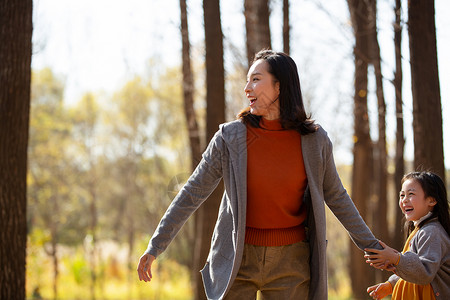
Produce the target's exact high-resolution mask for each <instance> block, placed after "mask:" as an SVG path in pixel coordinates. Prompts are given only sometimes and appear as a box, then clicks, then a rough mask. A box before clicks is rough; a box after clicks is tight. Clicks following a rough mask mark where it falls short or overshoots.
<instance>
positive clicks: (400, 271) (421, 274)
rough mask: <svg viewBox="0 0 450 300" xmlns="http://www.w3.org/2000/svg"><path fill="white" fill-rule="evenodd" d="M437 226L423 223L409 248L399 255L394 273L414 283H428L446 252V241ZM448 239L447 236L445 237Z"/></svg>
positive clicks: (442, 231) (443, 232)
mask: <svg viewBox="0 0 450 300" xmlns="http://www.w3.org/2000/svg"><path fill="white" fill-rule="evenodd" d="M444 234H447V233H446V232H445V231H444V230H443V229H442V230H440V228H439V227H438V226H434V225H429V226H427V225H425V226H424V227H423V228H422V229H421V230H419V231H418V232H417V234H416V236H415V237H414V238H413V239H412V241H411V244H412V245H411V249H410V251H407V252H405V253H403V254H402V255H401V258H400V261H399V264H398V265H397V267H396V273H397V275H398V276H400V277H401V278H402V279H404V280H406V281H409V282H412V283H415V284H421V285H424V284H428V283H430V282H431V281H432V280H433V279H434V277H435V276H436V273H437V272H438V270H439V268H440V266H441V261H442V258H443V257H444V255H445V254H446V251H448V250H447V247H448V246H449V245H448V243H446V242H445V237H444ZM447 240H448V238H447Z"/></svg>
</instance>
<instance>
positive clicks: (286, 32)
mask: <svg viewBox="0 0 450 300" xmlns="http://www.w3.org/2000/svg"><path fill="white" fill-rule="evenodd" d="M290 30H291V25H290V22H289V0H283V52H284V53H286V54H289V52H290Z"/></svg>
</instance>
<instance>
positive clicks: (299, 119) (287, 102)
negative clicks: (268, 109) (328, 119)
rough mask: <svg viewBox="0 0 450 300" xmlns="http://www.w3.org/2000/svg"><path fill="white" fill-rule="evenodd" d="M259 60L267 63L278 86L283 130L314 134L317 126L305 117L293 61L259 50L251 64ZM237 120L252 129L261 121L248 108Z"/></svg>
mask: <svg viewBox="0 0 450 300" xmlns="http://www.w3.org/2000/svg"><path fill="white" fill-rule="evenodd" d="M261 59H262V60H265V61H266V62H267V63H268V66H269V68H268V71H269V73H270V74H272V75H273V76H274V77H275V79H276V80H277V81H278V82H279V84H280V95H279V101H280V122H281V125H282V126H283V128H285V129H293V130H296V131H298V132H300V134H302V135H307V134H309V133H313V132H315V131H316V130H317V128H318V126H317V125H316V124H314V120H312V119H310V116H307V115H306V112H305V107H304V105H303V98H302V91H301V89H300V79H299V76H298V72H297V65H296V64H295V62H294V60H293V59H292V58H291V57H290V56H289V55H287V54H285V53H282V52H275V51H272V50H261V51H259V52H258V53H256V55H255V58H254V59H253V63H255V62H256V61H258V60H261ZM238 118H239V119H242V120H243V122H244V123H245V124H249V125H250V126H252V127H259V122H260V120H261V116H256V115H252V114H251V113H250V107H247V108H245V109H244V110H242V111H241V112H240V113H239V114H238Z"/></svg>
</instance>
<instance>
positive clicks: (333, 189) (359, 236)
mask: <svg viewBox="0 0 450 300" xmlns="http://www.w3.org/2000/svg"><path fill="white" fill-rule="evenodd" d="M323 151H324V154H323V158H324V164H325V165H324V171H323V172H324V180H323V192H324V199H325V202H326V204H327V205H328V207H329V208H330V210H331V211H332V212H333V214H334V215H335V216H336V217H337V219H338V220H339V221H340V222H341V224H342V225H343V226H344V227H345V229H346V230H347V232H348V233H349V235H350V237H351V239H352V241H353V242H354V243H355V244H356V246H358V248H360V249H361V250H363V249H364V248H376V249H383V247H381V245H380V243H379V242H378V240H377V239H376V238H375V237H374V235H373V234H372V232H371V231H370V229H369V227H367V225H366V223H365V222H364V220H363V219H362V217H361V215H360V214H359V211H358V209H357V208H356V206H355V204H354V203H353V201H352V199H351V198H350V196H349V195H348V193H347V191H346V189H345V188H344V186H343V185H342V182H341V179H340V178H339V174H338V172H337V170H336V165H335V163H334V158H333V146H332V143H331V141H330V139H329V138H328V136H327V137H326V141H325V146H324V150H323Z"/></svg>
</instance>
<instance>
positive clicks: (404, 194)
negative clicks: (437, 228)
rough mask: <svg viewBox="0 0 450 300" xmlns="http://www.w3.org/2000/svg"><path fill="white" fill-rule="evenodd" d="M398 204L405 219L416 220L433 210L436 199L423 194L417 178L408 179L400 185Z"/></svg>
mask: <svg viewBox="0 0 450 300" xmlns="http://www.w3.org/2000/svg"><path fill="white" fill-rule="evenodd" d="M399 205H400V209H401V210H402V212H403V214H404V215H405V218H406V220H407V221H417V220H419V219H420V218H422V217H423V216H425V215H426V214H427V213H428V212H430V211H431V210H433V206H434V205H436V200H435V199H434V198H432V197H426V196H425V192H424V191H423V188H422V186H421V185H420V183H419V182H418V181H417V180H415V179H408V180H405V182H404V183H403V185H402V190H401V191H400V199H399Z"/></svg>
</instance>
